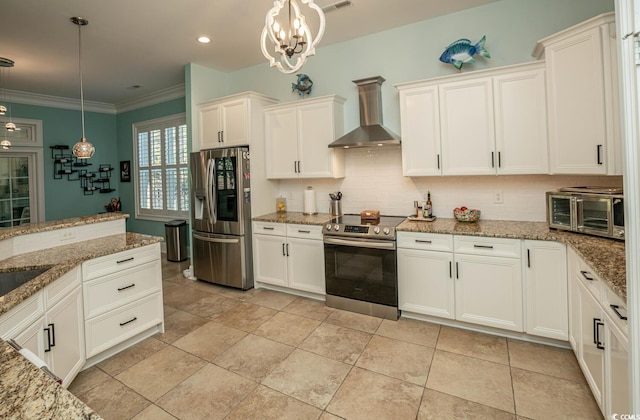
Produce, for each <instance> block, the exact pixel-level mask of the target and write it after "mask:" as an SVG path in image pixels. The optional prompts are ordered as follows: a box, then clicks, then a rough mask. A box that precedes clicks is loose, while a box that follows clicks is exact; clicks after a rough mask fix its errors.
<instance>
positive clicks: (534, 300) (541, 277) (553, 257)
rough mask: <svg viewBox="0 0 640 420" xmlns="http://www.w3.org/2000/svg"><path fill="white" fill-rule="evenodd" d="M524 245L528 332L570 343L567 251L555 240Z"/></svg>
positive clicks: (526, 327) (526, 323) (530, 241)
mask: <svg viewBox="0 0 640 420" xmlns="http://www.w3.org/2000/svg"><path fill="white" fill-rule="evenodd" d="M523 242H524V253H523V257H524V258H525V259H526V261H525V262H524V296H525V299H524V301H525V332H526V333H527V334H532V335H538V336H542V337H547V338H555V339H557V340H563V341H567V340H568V339H569V324H568V323H569V321H568V303H567V274H566V273H567V268H566V267H567V248H566V246H565V245H564V244H561V243H558V242H552V241H532V240H525V241H523Z"/></svg>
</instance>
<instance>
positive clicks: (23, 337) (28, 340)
mask: <svg viewBox="0 0 640 420" xmlns="http://www.w3.org/2000/svg"><path fill="white" fill-rule="evenodd" d="M44 321H45V320H44V317H40V318H39V319H38V320H37V321H36V322H34V323H32V324H31V325H29V326H28V327H27V328H25V329H24V330H23V331H22V332H20V334H18V335H16V336H15V337H14V338H13V340H14V341H15V342H16V343H18V345H19V346H20V347H24V348H25V349H28V350H31V352H32V353H33V354H35V355H36V356H38V357H39V358H40V359H42V360H45V349H46V348H47V347H48V346H47V345H46V343H45V336H46V334H45V331H44V329H45V328H46V324H45V322H44Z"/></svg>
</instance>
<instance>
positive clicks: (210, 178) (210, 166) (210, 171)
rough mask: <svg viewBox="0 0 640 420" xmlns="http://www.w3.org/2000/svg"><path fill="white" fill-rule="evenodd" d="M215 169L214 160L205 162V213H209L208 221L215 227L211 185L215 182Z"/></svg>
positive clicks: (213, 196) (215, 220)
mask: <svg viewBox="0 0 640 420" xmlns="http://www.w3.org/2000/svg"><path fill="white" fill-rule="evenodd" d="M215 169H216V164H215V160H214V159H209V160H208V161H207V182H206V185H205V191H206V192H207V211H208V212H209V221H210V222H211V224H212V225H215V224H216V222H217V219H216V209H215V205H216V204H215V195H214V194H213V192H214V187H215V185H214V184H213V182H214V180H215Z"/></svg>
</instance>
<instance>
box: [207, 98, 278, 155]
mask: <svg viewBox="0 0 640 420" xmlns="http://www.w3.org/2000/svg"><path fill="white" fill-rule="evenodd" d="M265 102H266V103H273V102H274V100H272V99H270V98H266V97H263V96H261V95H258V94H255V93H251V92H249V93H242V94H238V95H233V96H227V97H224V98H219V99H216V100H213V101H208V102H204V103H201V104H198V117H199V119H200V132H199V133H198V134H199V144H200V149H212V148H220V147H233V146H240V145H250V144H251V126H252V124H251V122H252V117H253V113H254V112H256V111H258V112H261V107H260V106H259V105H261V104H263V103H265Z"/></svg>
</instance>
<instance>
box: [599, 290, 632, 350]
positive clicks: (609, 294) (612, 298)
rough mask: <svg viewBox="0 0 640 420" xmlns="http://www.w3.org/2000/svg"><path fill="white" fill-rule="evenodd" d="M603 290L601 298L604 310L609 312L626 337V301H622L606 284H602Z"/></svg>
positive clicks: (627, 329)
mask: <svg viewBox="0 0 640 420" xmlns="http://www.w3.org/2000/svg"><path fill="white" fill-rule="evenodd" d="M602 286H603V288H602V291H603V299H604V302H603V303H604V310H605V312H606V313H608V314H609V316H610V317H611V319H612V320H613V322H614V324H616V326H618V328H620V331H622V332H623V333H624V334H625V337H628V334H629V332H628V331H629V328H628V326H627V320H626V319H624V318H627V316H628V315H627V313H628V312H627V305H626V302H625V301H623V300H622V299H621V298H620V297H619V296H618V295H617V294H616V293H615V292H614V291H613V290H611V288H609V286H607V285H606V284H603V285H602Z"/></svg>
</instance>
